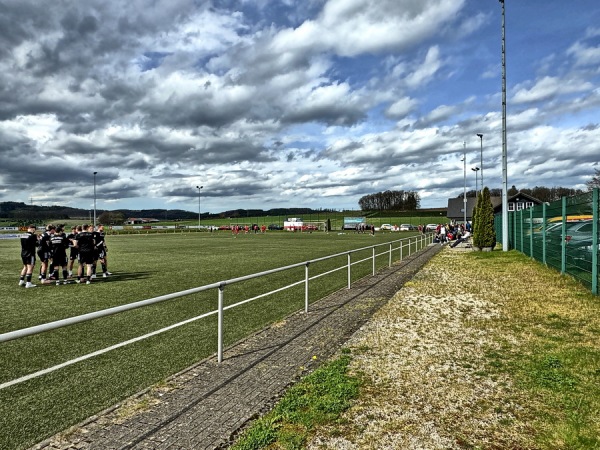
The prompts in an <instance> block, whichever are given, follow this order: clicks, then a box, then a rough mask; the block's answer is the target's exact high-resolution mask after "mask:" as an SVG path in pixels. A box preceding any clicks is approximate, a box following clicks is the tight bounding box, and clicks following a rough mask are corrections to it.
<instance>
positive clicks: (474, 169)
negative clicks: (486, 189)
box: [471, 166, 479, 198]
mask: <svg viewBox="0 0 600 450" xmlns="http://www.w3.org/2000/svg"><path fill="white" fill-rule="evenodd" d="M471 170H472V171H473V172H475V198H477V195H478V194H477V192H478V191H477V172H479V167H477V166H475V167H471Z"/></svg>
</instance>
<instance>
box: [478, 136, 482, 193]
mask: <svg viewBox="0 0 600 450" xmlns="http://www.w3.org/2000/svg"><path fill="white" fill-rule="evenodd" d="M477 136H479V140H480V142H481V157H480V159H479V168H480V169H481V190H483V134H481V133H477Z"/></svg>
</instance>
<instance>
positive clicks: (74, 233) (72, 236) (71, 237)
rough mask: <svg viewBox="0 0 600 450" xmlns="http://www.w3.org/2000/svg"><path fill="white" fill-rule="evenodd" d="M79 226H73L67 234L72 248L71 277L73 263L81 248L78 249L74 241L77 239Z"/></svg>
mask: <svg viewBox="0 0 600 450" xmlns="http://www.w3.org/2000/svg"><path fill="white" fill-rule="evenodd" d="M77 228H78V227H71V232H70V233H69V234H68V235H67V239H68V240H69V248H70V249H71V252H70V254H69V278H71V277H72V276H73V265H74V264H75V260H76V259H77V254H78V253H79V250H77V248H76V247H75V246H74V245H73V242H74V241H75V239H77ZM79 231H81V230H79Z"/></svg>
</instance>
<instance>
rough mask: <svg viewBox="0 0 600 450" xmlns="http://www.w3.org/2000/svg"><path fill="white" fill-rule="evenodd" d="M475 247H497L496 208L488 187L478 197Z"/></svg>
mask: <svg viewBox="0 0 600 450" xmlns="http://www.w3.org/2000/svg"><path fill="white" fill-rule="evenodd" d="M473 245H474V246H475V247H479V248H483V247H492V248H493V247H495V246H496V230H495V228H494V207H493V206H492V200H491V198H490V190H489V189H488V188H487V187H486V188H484V189H483V192H482V193H481V194H480V195H479V196H478V197H477V206H476V207H475V222H474V223H473Z"/></svg>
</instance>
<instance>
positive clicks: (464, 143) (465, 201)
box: [463, 142, 467, 226]
mask: <svg viewBox="0 0 600 450" xmlns="http://www.w3.org/2000/svg"><path fill="white" fill-rule="evenodd" d="M463 146H464V150H463V175H464V185H463V223H464V224H465V226H466V224H467V143H466V142H463Z"/></svg>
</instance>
